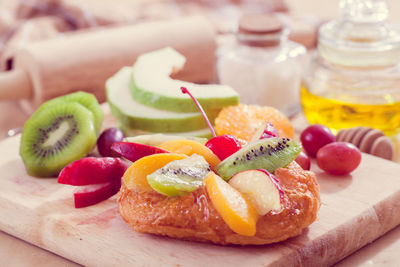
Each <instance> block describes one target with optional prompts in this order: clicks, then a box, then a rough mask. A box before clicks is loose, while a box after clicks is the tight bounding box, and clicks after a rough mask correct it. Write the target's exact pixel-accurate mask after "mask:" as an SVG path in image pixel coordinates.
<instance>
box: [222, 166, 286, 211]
mask: <svg viewBox="0 0 400 267" xmlns="http://www.w3.org/2000/svg"><path fill="white" fill-rule="evenodd" d="M229 184H230V185H231V186H232V187H234V188H235V189H236V190H238V191H239V192H240V193H242V194H243V195H244V196H246V198H247V199H248V200H249V201H250V202H251V203H252V204H253V205H254V206H255V208H256V209H257V212H258V214H259V215H260V216H264V215H265V214H267V213H268V212H270V211H272V210H273V211H279V210H281V208H282V199H283V194H284V192H283V189H282V187H281V186H280V185H279V181H278V180H277V179H276V178H275V177H274V176H273V175H272V174H270V173H269V172H268V171H266V170H263V169H257V170H247V171H241V172H239V173H237V174H235V175H234V176H233V177H232V178H231V179H230V180H229Z"/></svg>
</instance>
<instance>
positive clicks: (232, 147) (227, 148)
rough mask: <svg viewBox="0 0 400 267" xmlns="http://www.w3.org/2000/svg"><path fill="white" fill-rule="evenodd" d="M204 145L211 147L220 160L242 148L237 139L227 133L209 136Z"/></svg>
mask: <svg viewBox="0 0 400 267" xmlns="http://www.w3.org/2000/svg"><path fill="white" fill-rule="evenodd" d="M206 147H208V148H209V149H211V151H212V152H214V154H215V155H217V156H218V158H219V159H220V160H224V159H225V158H227V157H229V156H230V155H232V154H233V153H235V152H236V151H238V150H239V149H241V148H242V145H241V144H240V142H239V140H238V139H237V138H236V137H235V136H233V135H229V134H224V135H219V136H216V137H213V138H211V139H210V140H208V142H207V143H206Z"/></svg>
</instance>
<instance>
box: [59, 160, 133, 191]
mask: <svg viewBox="0 0 400 267" xmlns="http://www.w3.org/2000/svg"><path fill="white" fill-rule="evenodd" d="M127 168H128V165H127V164H126V163H125V162H124V161H123V160H121V159H119V158H111V157H104V158H96V157H86V158H82V159H79V160H76V161H73V162H71V163H70V164H68V165H67V166H65V167H64V169H62V170H61V172H60V174H59V176H58V181H57V182H58V183H59V184H69V185H91V184H102V183H107V182H111V181H114V180H116V179H117V178H121V177H122V175H123V174H124V172H125V170H126V169H127Z"/></svg>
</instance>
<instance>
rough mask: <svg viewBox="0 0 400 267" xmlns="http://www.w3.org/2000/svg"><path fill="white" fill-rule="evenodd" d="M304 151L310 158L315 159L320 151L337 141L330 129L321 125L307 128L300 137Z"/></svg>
mask: <svg viewBox="0 0 400 267" xmlns="http://www.w3.org/2000/svg"><path fill="white" fill-rule="evenodd" d="M300 140H301V143H302V145H303V148H304V150H305V151H306V152H307V154H308V155H309V156H310V157H315V156H316V155H317V152H318V150H319V149H320V148H321V147H323V146H325V145H327V144H329V143H332V142H335V141H336V137H335V136H334V135H333V133H332V132H331V130H329V128H328V127H326V126H324V125H321V124H314V125H311V126H309V127H307V128H306V129H305V130H304V131H303V132H302V133H301V136H300Z"/></svg>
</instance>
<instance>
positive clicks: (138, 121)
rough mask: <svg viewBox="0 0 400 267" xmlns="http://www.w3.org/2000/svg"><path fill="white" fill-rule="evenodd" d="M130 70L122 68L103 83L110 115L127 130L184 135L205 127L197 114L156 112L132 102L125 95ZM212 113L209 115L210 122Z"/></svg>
mask: <svg viewBox="0 0 400 267" xmlns="http://www.w3.org/2000/svg"><path fill="white" fill-rule="evenodd" d="M131 74H132V68H130V67H124V68H122V69H121V70H120V71H119V72H118V73H117V74H115V75H114V76H113V77H111V78H109V79H108V80H107V82H106V94H107V101H108V103H109V104H110V109H111V113H112V114H113V115H114V116H115V117H116V118H117V119H118V120H119V122H120V123H122V124H123V125H126V126H127V127H129V128H133V129H139V130H142V131H149V132H164V133H167V132H187V131H196V130H199V129H203V128H205V127H207V124H206V122H205V121H204V118H203V117H202V115H201V114H200V113H199V112H192V113H181V112H171V111H165V110H159V109H156V108H152V107H149V106H146V105H143V104H140V103H138V102H136V101H135V100H134V99H133V98H132V95H131V94H130V92H129V79H130V76H131ZM216 115H217V114H216V113H215V114H209V116H210V118H212V120H214V119H215V117H216Z"/></svg>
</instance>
